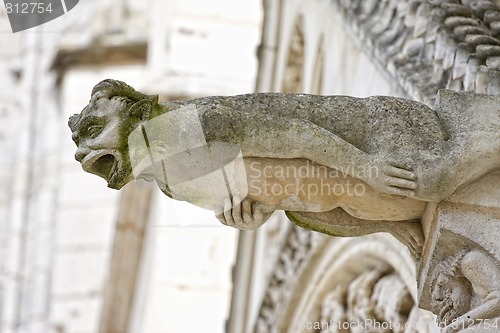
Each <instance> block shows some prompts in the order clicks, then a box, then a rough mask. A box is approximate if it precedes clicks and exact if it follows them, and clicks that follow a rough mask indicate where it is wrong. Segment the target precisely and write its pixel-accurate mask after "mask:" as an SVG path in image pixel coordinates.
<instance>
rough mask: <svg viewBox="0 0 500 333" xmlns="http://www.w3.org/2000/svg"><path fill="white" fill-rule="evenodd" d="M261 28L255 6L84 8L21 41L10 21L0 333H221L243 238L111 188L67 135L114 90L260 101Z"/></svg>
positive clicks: (163, 203)
mask: <svg viewBox="0 0 500 333" xmlns="http://www.w3.org/2000/svg"><path fill="white" fill-rule="evenodd" d="M260 16H261V4H260V3H259V2H258V1H233V0H230V1H229V0H217V1H210V3H208V2H206V1H198V0H189V1H185V0H182V1H161V0H150V1H138V0H129V1H121V0H120V1H96V0H86V1H80V3H79V4H78V5H77V7H75V8H74V9H73V10H71V11H70V12H68V13H67V14H65V15H64V16H62V17H60V18H58V19H56V20H54V21H51V22H49V23H47V24H44V25H42V26H39V27H37V28H34V29H30V30H28V31H25V32H20V33H16V34H12V33H11V31H10V27H9V25H8V20H7V17H6V12H5V11H4V9H0V82H1V87H2V89H1V91H0V117H1V120H2V122H1V123H2V128H1V129H0V151H1V152H2V154H1V155H0V263H1V265H0V270H1V271H0V281H1V282H0V283H1V284H0V332H2V333H4V332H5V333H9V332H12V333H14V332H16V333H18V332H43V333H46V332H59V333H62V332H64V333H73V332H74V333H77V332H78V333H90V332H99V331H101V332H138V333H142V332H173V333H174V332H179V333H181V332H200V331H206V332H220V331H223V330H224V323H225V320H226V318H227V313H228V309H229V301H230V290H231V265H232V263H233V261H234V257H235V246H236V238H237V232H236V230H234V229H230V228H222V227H220V228H219V227H217V228H214V226H219V225H220V224H219V222H218V221H217V220H215V218H214V217H213V216H212V214H210V213H207V212H204V211H200V210H193V209H190V208H189V207H188V208H186V206H185V205H182V204H177V203H174V202H172V201H171V200H169V199H168V198H166V197H165V196H163V195H162V194H161V193H159V192H157V190H156V189H154V188H153V186H150V184H146V183H137V184H130V186H128V187H127V188H126V189H124V190H123V191H122V192H118V191H114V190H111V189H108V188H106V184H105V183H104V182H103V181H101V180H99V179H97V178H96V177H95V176H92V175H89V174H86V173H84V172H82V170H81V168H80V166H79V164H78V163H77V162H76V161H75V160H74V159H73V154H74V152H75V146H74V143H73V142H72V141H71V139H70V131H69V129H68V127H67V124H66V123H67V119H68V117H69V116H70V115H72V114H74V113H78V112H80V111H81V109H82V108H83V106H85V105H86V104H87V102H88V100H89V98H90V92H91V89H92V87H93V86H94V85H95V84H96V83H97V82H99V81H100V80H102V79H106V78H114V79H119V80H123V81H126V82H128V83H129V84H131V85H134V86H135V87H136V88H138V89H142V90H144V91H148V92H151V93H153V92H154V93H159V94H160V96H161V99H163V100H166V99H175V98H189V97H191V98H192V97H199V96H205V95H214V94H219V95H229V94H237V93H247V92H252V91H253V90H254V84H255V82H254V81H255V73H256V63H257V59H256V48H257V44H258V40H259V36H260V25H261V22H260V19H261V18H260ZM207 309H210V310H209V311H207Z"/></svg>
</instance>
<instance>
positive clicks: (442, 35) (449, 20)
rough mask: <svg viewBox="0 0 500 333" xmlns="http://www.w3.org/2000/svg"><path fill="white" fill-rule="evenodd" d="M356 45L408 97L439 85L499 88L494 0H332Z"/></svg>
mask: <svg viewBox="0 0 500 333" xmlns="http://www.w3.org/2000/svg"><path fill="white" fill-rule="evenodd" d="M332 3H333V4H335V5H336V6H337V7H338V8H339V10H340V12H341V17H342V18H343V19H344V20H345V21H346V22H348V23H349V26H350V28H351V29H352V30H353V34H354V36H355V38H357V39H358V41H359V45H360V46H361V48H363V49H364V50H365V51H366V52H368V53H369V54H370V55H371V56H372V58H373V59H374V61H375V62H376V63H377V64H378V65H379V67H382V68H383V70H384V72H385V73H386V74H387V75H389V76H390V78H391V79H392V81H394V79H395V80H396V82H397V85H398V86H399V87H400V88H401V90H403V91H404V92H405V93H406V94H407V95H409V97H411V98H413V99H417V100H420V101H423V102H425V103H427V104H432V103H433V101H434V99H435V97H436V94H437V91H438V89H442V88H448V89H452V90H457V91H462V90H465V91H475V92H478V93H488V94H499V93H500V70H499V69H500V6H499V5H497V4H496V3H495V1H488V0H485V1H469V0H462V1H423V0H412V1H400V0H386V1H381V0H368V1H365V0H363V1H361V0H355V1H351V0H349V1H347V0H332Z"/></svg>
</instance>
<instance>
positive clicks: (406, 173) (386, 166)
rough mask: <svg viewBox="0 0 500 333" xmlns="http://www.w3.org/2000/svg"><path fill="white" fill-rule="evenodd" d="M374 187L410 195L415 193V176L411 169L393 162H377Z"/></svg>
mask: <svg viewBox="0 0 500 333" xmlns="http://www.w3.org/2000/svg"><path fill="white" fill-rule="evenodd" d="M379 168H380V169H379V170H378V177H376V178H378V181H377V180H375V181H374V183H375V186H374V188H375V189H376V190H378V191H380V192H382V193H386V194H391V195H401V196H405V197H412V196H415V194H416V189H417V177H416V175H415V173H414V172H413V169H412V168H410V167H407V166H403V165H401V164H399V163H395V162H384V163H381V164H379Z"/></svg>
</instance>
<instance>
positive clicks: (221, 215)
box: [215, 214, 227, 225]
mask: <svg viewBox="0 0 500 333" xmlns="http://www.w3.org/2000/svg"><path fill="white" fill-rule="evenodd" d="M215 217H216V218H217V220H219V221H220V223H222V224H224V225H227V223H226V218H225V217H224V214H219V215H215Z"/></svg>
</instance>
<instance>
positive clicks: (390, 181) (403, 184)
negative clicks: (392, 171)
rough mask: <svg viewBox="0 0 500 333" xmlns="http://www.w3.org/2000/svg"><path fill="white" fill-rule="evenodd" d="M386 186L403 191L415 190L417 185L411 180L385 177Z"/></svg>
mask: <svg viewBox="0 0 500 333" xmlns="http://www.w3.org/2000/svg"><path fill="white" fill-rule="evenodd" d="M386 184H387V185H389V186H394V187H399V188H403V189H412V190H414V189H416V188H417V183H415V182H414V181H412V180H406V179H402V178H395V177H387V181H386Z"/></svg>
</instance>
